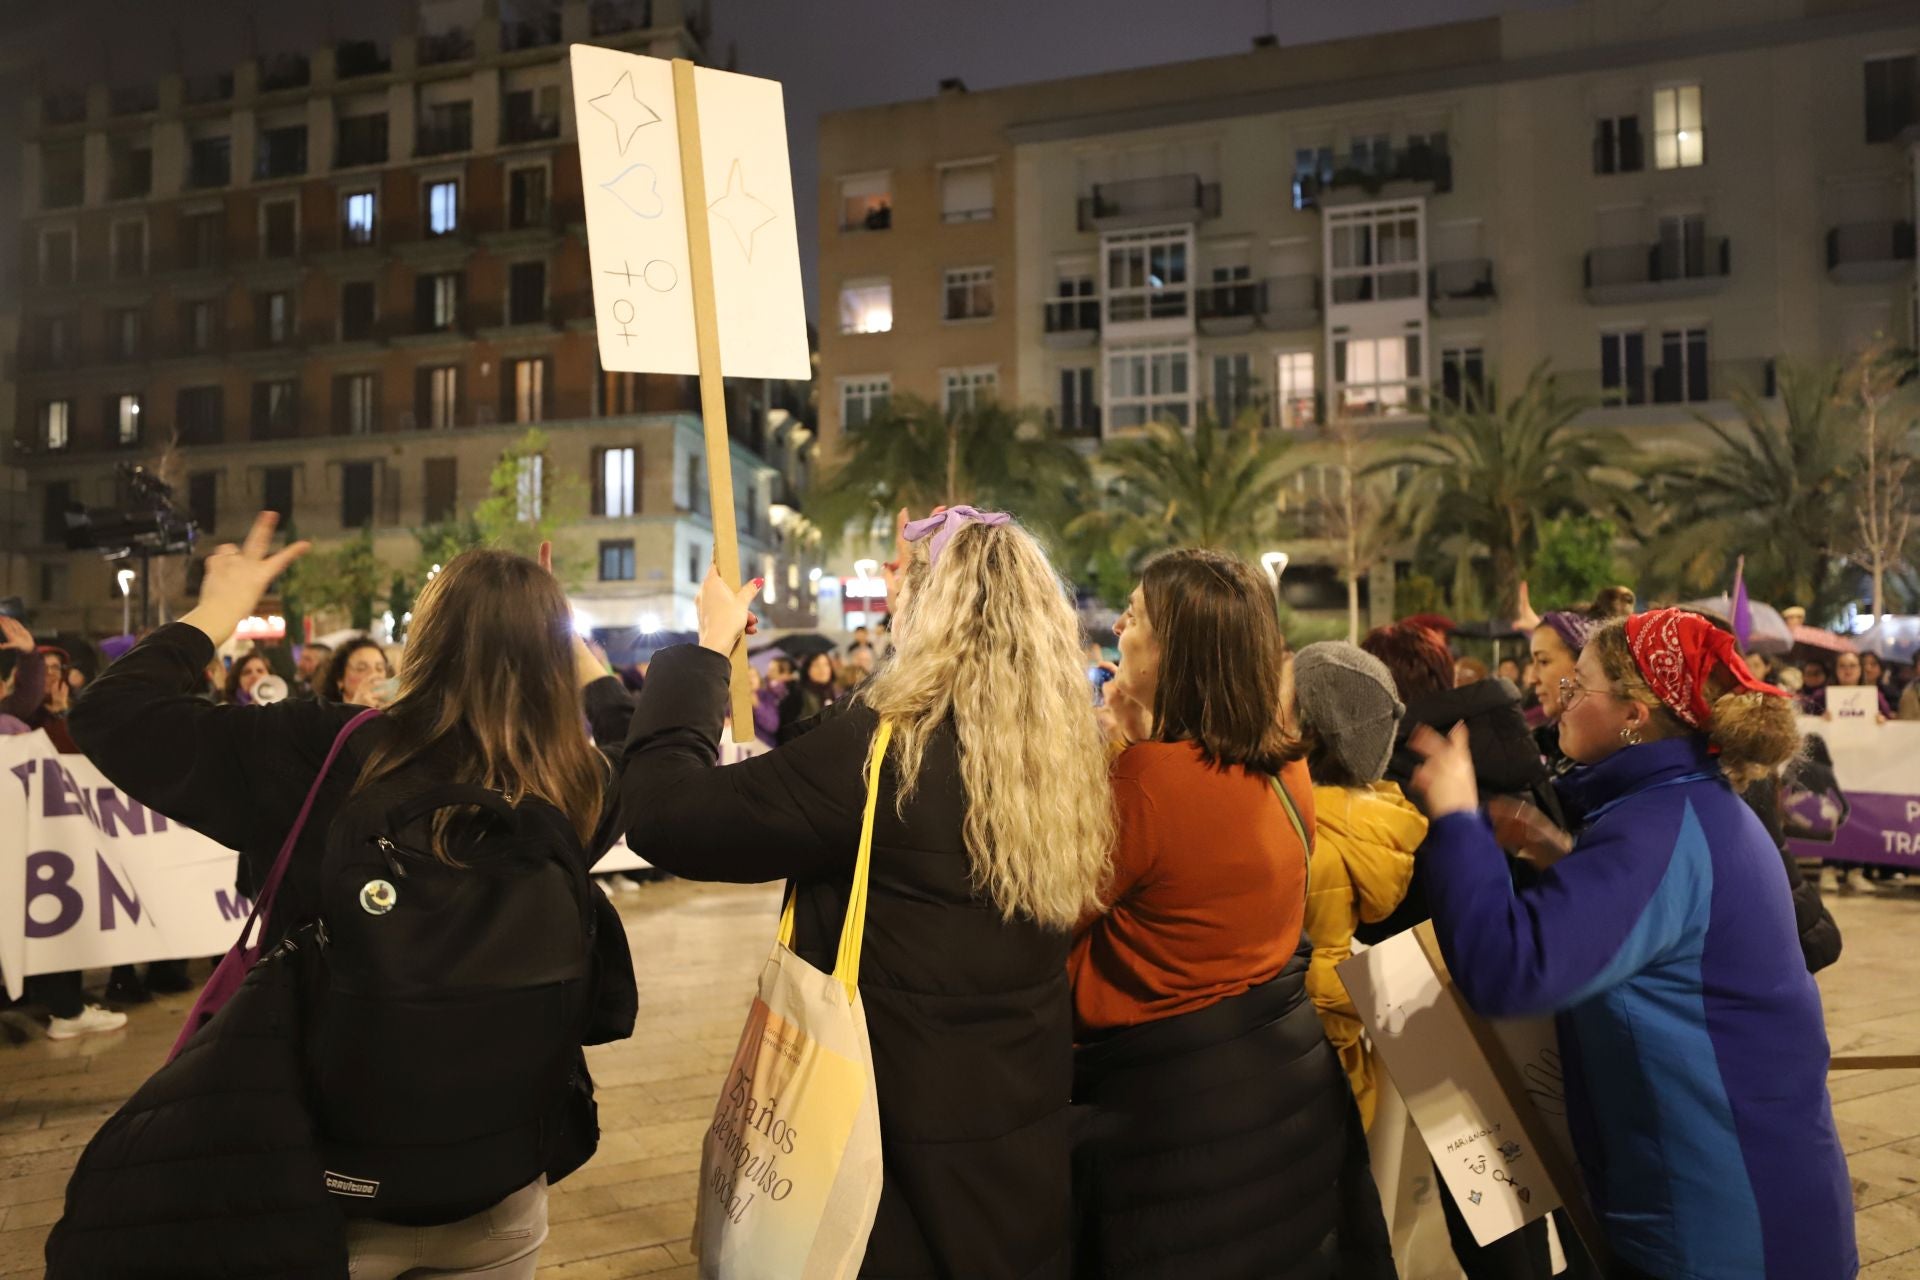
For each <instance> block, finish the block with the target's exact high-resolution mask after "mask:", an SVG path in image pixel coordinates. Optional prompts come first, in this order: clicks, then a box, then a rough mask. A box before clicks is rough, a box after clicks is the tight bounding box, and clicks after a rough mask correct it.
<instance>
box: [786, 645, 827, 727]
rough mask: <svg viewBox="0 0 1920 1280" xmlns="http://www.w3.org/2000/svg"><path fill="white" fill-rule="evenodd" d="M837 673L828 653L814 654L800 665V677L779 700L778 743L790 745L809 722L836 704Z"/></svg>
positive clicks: (789, 685)
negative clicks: (788, 743)
mask: <svg viewBox="0 0 1920 1280" xmlns="http://www.w3.org/2000/svg"><path fill="white" fill-rule="evenodd" d="M838 674H839V673H838V672H837V671H836V670H835V669H834V665H833V655H831V654H829V653H824V652H822V653H816V654H814V655H813V656H812V657H811V658H808V659H807V660H806V661H804V662H802V663H801V664H800V674H799V675H798V676H796V677H795V678H794V680H793V681H792V682H791V683H790V684H788V685H787V695H786V697H784V698H782V699H781V700H780V732H779V734H778V735H777V736H778V737H779V740H780V742H782V743H787V742H791V741H793V740H794V739H795V738H797V737H799V736H800V735H801V734H802V733H805V732H806V728H805V727H804V726H805V725H806V724H807V722H808V721H809V720H812V719H813V718H814V717H815V716H817V715H819V714H820V713H821V712H822V711H825V710H826V709H827V708H828V707H829V706H831V705H833V703H834V702H836V701H838V699H839V697H840V690H839V685H838Z"/></svg>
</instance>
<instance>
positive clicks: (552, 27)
mask: <svg viewBox="0 0 1920 1280" xmlns="http://www.w3.org/2000/svg"><path fill="white" fill-rule="evenodd" d="M559 43H560V11H559V10H558V9H551V10H549V11H547V12H546V13H543V14H540V15H539V16H538V17H533V18H520V19H517V20H514V21H508V22H502V23H501V24H500V51H501V52H502V53H515V52H518V51H519V50H521V49H544V48H546V47H547V46H548V45H555V44H559Z"/></svg>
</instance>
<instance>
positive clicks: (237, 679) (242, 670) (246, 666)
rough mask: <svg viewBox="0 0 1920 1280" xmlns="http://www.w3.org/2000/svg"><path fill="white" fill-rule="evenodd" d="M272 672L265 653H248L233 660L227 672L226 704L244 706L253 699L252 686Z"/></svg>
mask: <svg viewBox="0 0 1920 1280" xmlns="http://www.w3.org/2000/svg"><path fill="white" fill-rule="evenodd" d="M272 674H273V667H272V666H270V665H269V664H268V662H267V658H266V655H265V654H262V653H250V654H248V655H247V656H246V657H244V658H241V659H240V660H239V661H237V662H235V663H234V664H233V666H232V668H231V669H230V670H228V672H227V680H226V700H227V703H228V705H230V706H235V707H244V706H247V705H248V704H250V703H251V702H252V701H253V687H254V686H255V685H257V684H259V683H260V682H261V681H262V680H265V679H266V678H267V677H268V676H270V675H272Z"/></svg>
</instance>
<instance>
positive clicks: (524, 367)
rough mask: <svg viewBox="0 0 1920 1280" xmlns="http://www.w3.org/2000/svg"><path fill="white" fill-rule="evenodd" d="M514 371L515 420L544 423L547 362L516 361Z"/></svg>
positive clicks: (539, 360) (540, 360)
mask: <svg viewBox="0 0 1920 1280" xmlns="http://www.w3.org/2000/svg"><path fill="white" fill-rule="evenodd" d="M511 367H512V371H513V420H514V421H515V422H542V421H545V419H546V416H547V362H546V361H545V360H544V359H537V360H515V361H513V362H512V365H511Z"/></svg>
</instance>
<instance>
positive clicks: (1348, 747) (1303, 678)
mask: <svg viewBox="0 0 1920 1280" xmlns="http://www.w3.org/2000/svg"><path fill="white" fill-rule="evenodd" d="M1293 682H1294V705H1295V707H1297V708H1298V712H1299V719H1300V733H1301V738H1302V740H1303V741H1304V742H1305V744H1306V747H1307V773H1308V775H1309V776H1311V778H1312V779H1313V810H1314V818H1315V831H1314V845H1313V861H1312V869H1311V872H1312V873H1311V875H1310V876H1309V884H1310V885H1311V889H1310V891H1309V893H1308V896H1307V936H1308V937H1310V938H1312V939H1313V966H1312V967H1311V968H1310V969H1308V970H1307V990H1308V991H1309V992H1310V993H1312V995H1313V1004H1314V1007H1315V1008H1316V1009H1318V1010H1319V1011H1320V1022H1321V1025H1322V1026H1324V1027H1325V1028H1326V1030H1327V1039H1328V1040H1329V1041H1331V1042H1332V1044H1333V1047H1334V1050H1335V1051H1336V1052H1337V1053H1339V1055H1340V1064H1341V1065H1342V1066H1343V1067H1345V1068H1346V1072H1347V1083H1348V1084H1350V1085H1352V1086H1353V1099H1354V1101H1355V1102H1356V1103H1358V1104H1359V1107H1360V1122H1361V1123H1362V1124H1363V1125H1365V1126H1366V1127H1368V1128H1369V1129H1371V1128H1372V1127H1373V1113H1374V1105H1375V1103H1376V1101H1377V1094H1378V1087H1377V1084H1376V1072H1375V1070H1374V1065H1373V1053H1372V1051H1371V1050H1370V1049H1369V1048H1368V1047H1367V1044H1366V1040H1365V1037H1364V1036H1363V1035H1362V1034H1361V1033H1362V1030H1363V1027H1362V1024H1361V1022H1360V1015H1359V1013H1358V1011H1356V1010H1355V1009H1354V1007H1353V1000H1352V998H1351V997H1349V996H1348V995H1347V988H1346V985H1345V984H1344V983H1343V982H1342V981H1341V980H1340V975H1339V973H1338V972H1336V969H1337V967H1338V965H1339V964H1340V962H1341V961H1343V960H1345V959H1346V958H1347V957H1348V956H1350V955H1352V954H1353V931H1354V929H1355V928H1357V927H1358V926H1359V924H1360V923H1361V921H1363V920H1365V921H1373V922H1378V921H1381V920H1384V919H1386V918H1387V916H1388V915H1390V914H1391V913H1392V911H1393V909H1394V908H1395V907H1397V906H1399V905H1400V900H1401V899H1402V898H1404V897H1406V896H1407V888H1408V886H1409V885H1410V884H1411V883H1412V881H1413V851H1414V850H1415V849H1417V848H1419V847H1420V841H1421V840H1423V839H1425V838H1426V834H1427V820H1426V819H1425V818H1424V817H1422V816H1421V815H1420V811H1419V810H1418V809H1416V808H1414V807H1413V805H1412V804H1411V803H1409V802H1408V800H1407V798H1406V797H1405V796H1404V795H1402V794H1401V793H1400V788H1399V787H1397V786H1395V785H1394V784H1393V783H1391V782H1383V781H1381V779H1382V777H1383V775H1384V774H1385V773H1386V771H1387V761H1388V759H1389V758H1390V757H1391V756H1392V754H1393V737H1394V732H1395V730H1397V729H1398V728H1399V727H1400V717H1401V716H1402V715H1403V714H1405V712H1406V708H1405V707H1403V706H1402V705H1400V701H1399V699H1398V698H1396V697H1395V696H1394V686H1393V675H1392V673H1391V672H1389V671H1388V670H1387V668H1386V664H1385V663H1383V662H1381V661H1380V660H1379V659H1378V658H1376V657H1374V656H1373V655H1372V654H1370V653H1367V652H1365V651H1364V650H1362V649H1359V648H1357V647H1355V646H1354V645H1350V644H1346V643H1343V642H1341V641H1337V640H1329V641H1325V642H1323V643H1321V644H1310V645H1308V646H1307V647H1306V648H1304V649H1302V650H1301V651H1300V656H1299V657H1297V658H1295V659H1294V663H1293Z"/></svg>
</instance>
